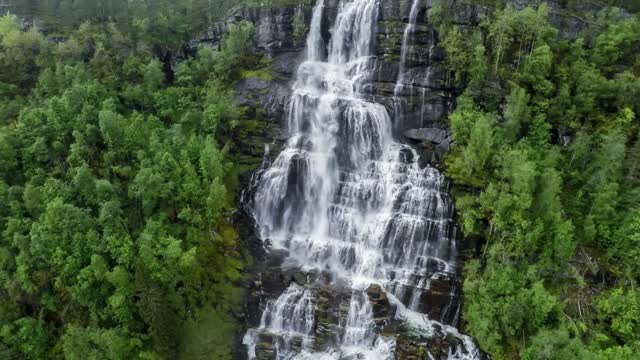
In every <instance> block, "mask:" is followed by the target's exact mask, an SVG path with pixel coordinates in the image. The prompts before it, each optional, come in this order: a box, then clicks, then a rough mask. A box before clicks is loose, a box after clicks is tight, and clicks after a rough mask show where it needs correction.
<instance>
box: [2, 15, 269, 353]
mask: <svg viewBox="0 0 640 360" xmlns="http://www.w3.org/2000/svg"><path fill="white" fill-rule="evenodd" d="M156 20H158V19H156ZM15 21H16V20H15V17H13V16H11V15H7V16H5V17H3V18H1V19H0V37H1V38H0V40H1V43H0V46H1V51H0V84H1V86H0V88H1V89H2V91H3V99H4V100H5V101H3V105H2V106H1V109H2V112H1V114H2V120H1V122H0V232H1V234H2V235H1V236H0V282H1V283H2V288H3V289H5V291H4V292H3V294H2V302H1V303H0V309H1V310H0V353H2V354H3V355H2V356H3V357H6V358H33V359H41V358H69V359H80V358H87V357H89V358H105V359H123V358H147V359H149V358H154V359H159V358H176V357H178V356H182V357H184V358H196V357H197V358H200V357H202V356H208V357H209V358H217V359H225V358H230V356H231V352H232V349H233V348H232V345H233V344H232V342H233V335H234V334H235V331H236V314H237V313H238V312H239V311H240V309H239V300H240V298H241V295H242V294H241V290H240V288H239V287H238V286H237V285H236V284H237V283H238V281H240V280H241V279H242V269H243V266H244V262H243V260H242V256H241V254H240V247H239V245H238V241H237V236H236V234H235V232H234V231H233V229H232V228H231V225H230V224H229V220H228V215H229V213H230V211H232V208H231V200H232V199H233V196H234V194H233V193H231V192H230V191H229V187H232V186H234V184H235V182H236V180H235V179H234V176H235V175H234V174H235V172H234V171H232V169H231V165H230V164H231V161H230V155H229V154H228V153H227V151H226V150H225V149H224V148H223V147H222V146H221V145H220V144H223V145H224V143H225V142H227V141H228V139H229V137H230V136H233V135H232V129H233V128H234V127H235V126H236V125H237V123H238V121H239V120H240V119H241V111H240V110H239V109H238V108H237V107H236V105H235V104H234V102H233V98H232V94H231V92H230V90H229V88H228V87H227V86H224V85H222V84H223V83H224V82H226V83H227V84H230V83H232V82H233V81H235V80H236V79H237V78H238V76H239V75H238V74H240V73H242V72H243V71H246V68H247V67H251V66H253V65H254V64H256V63H257V60H254V59H253V58H252V57H251V56H250V48H251V43H252V39H253V34H254V31H253V27H252V26H251V25H248V24H244V23H241V24H238V26H237V27H234V28H231V32H230V34H229V35H228V37H227V38H226V39H225V40H224V41H223V42H222V44H221V47H220V49H219V50H218V51H213V50H202V51H200V52H199V54H198V56H197V57H196V58H194V59H190V60H188V61H185V62H183V63H182V64H180V65H179V68H178V69H177V72H176V76H175V78H173V79H172V78H170V77H169V76H168V74H167V73H166V71H165V68H164V64H163V63H162V62H161V60H162V59H160V60H159V59H157V58H155V57H154V55H153V52H151V51H150V50H146V49H148V47H140V46H139V44H140V43H141V42H142V43H144V44H147V45H152V44H155V43H157V42H159V41H166V42H165V43H164V44H165V45H167V46H170V45H171V41H173V40H172V39H170V38H169V39H164V40H163V39H161V38H158V37H157V36H158V35H160V36H162V31H160V30H159V29H158V28H156V27H154V26H150V27H148V28H145V27H144V26H143V27H140V28H138V29H137V30H136V31H134V32H133V33H124V32H121V31H120V30H119V28H118V26H117V25H118V24H116V23H107V24H102V25H100V24H99V25H94V24H90V23H85V24H83V25H81V26H80V27H79V28H78V29H76V30H73V31H71V32H70V33H69V36H68V40H67V41H65V42H61V43H55V42H51V41H47V40H46V39H45V38H44V36H43V35H42V34H41V33H39V32H38V31H37V30H35V29H33V30H29V31H22V30H20V27H19V26H17V24H16V23H15ZM141 21H142V22H144V19H143V20H141ZM154 21H155V20H154ZM167 26H169V27H172V26H173V25H170V24H167ZM223 81H224V82H223ZM200 331H207V332H208V336H206V337H205V336H203V335H204V334H200V335H199V336H198V337H196V336H194V334H195V333H199V332H200ZM216 334H218V335H216Z"/></svg>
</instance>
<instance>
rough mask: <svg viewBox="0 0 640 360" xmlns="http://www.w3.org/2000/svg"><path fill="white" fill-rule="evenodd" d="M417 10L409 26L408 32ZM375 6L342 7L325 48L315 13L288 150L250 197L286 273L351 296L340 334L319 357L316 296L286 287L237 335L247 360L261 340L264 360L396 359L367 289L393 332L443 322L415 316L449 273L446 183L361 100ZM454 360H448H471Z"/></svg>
mask: <svg viewBox="0 0 640 360" xmlns="http://www.w3.org/2000/svg"><path fill="white" fill-rule="evenodd" d="M417 3H418V1H417V0H416V1H414V5H413V6H412V10H411V16H410V18H411V19H413V20H411V19H410V20H411V21H412V22H413V23H414V24H415V18H416V17H417V12H418V10H417V8H418V5H417ZM379 5H380V4H379V0H341V1H340V4H339V8H338V12H337V17H336V19H335V23H334V25H333V28H332V31H331V35H332V36H331V40H330V41H329V43H328V44H325V42H324V40H323V38H322V35H321V23H322V17H323V13H324V8H325V4H324V1H323V0H319V1H318V2H317V3H316V5H315V7H314V11H313V17H312V21H311V26H310V31H309V35H308V38H307V59H306V61H304V62H303V63H302V64H301V65H300V66H299V68H298V72H297V78H296V81H295V83H294V84H293V85H292V90H293V92H292V98H291V102H290V108H289V109H288V119H287V125H288V133H289V139H288V142H287V144H286V148H285V149H284V150H283V151H282V152H281V153H280V154H279V156H278V157H277V158H276V159H275V161H273V163H272V164H271V165H270V167H268V168H267V169H264V170H263V171H262V172H261V174H260V180H259V183H258V184H257V188H256V193H255V197H254V204H255V205H254V209H253V210H254V211H253V213H254V216H255V219H256V222H257V224H258V228H259V235H260V237H261V239H263V240H264V241H265V242H266V243H268V244H269V246H270V247H271V248H272V249H281V250H286V252H287V254H288V255H287V260H286V264H288V265H290V266H292V267H295V268H297V269H302V270H303V271H308V272H312V271H316V272H322V273H323V274H325V275H326V276H325V277H324V278H323V280H316V281H317V282H320V281H324V284H323V285H325V286H334V287H335V288H336V289H337V288H339V287H346V288H347V289H349V292H348V293H349V294H350V296H349V297H350V298H349V299H348V306H344V308H345V309H344V312H345V313H344V314H342V315H341V318H340V321H339V324H338V325H337V326H339V328H340V329H339V334H338V335H336V336H335V339H334V340H333V342H332V343H330V344H328V345H326V346H324V347H323V348H318V346H316V344H315V343H314V337H315V336H316V334H315V333H314V331H315V328H316V326H317V324H316V318H315V315H314V313H315V312H316V311H317V307H318V304H317V299H316V296H317V289H315V288H314V287H313V284H307V285H305V286H301V285H298V284H296V283H292V284H291V285H290V287H289V288H288V289H287V290H286V291H285V292H284V293H283V294H282V295H281V296H280V297H279V298H277V299H273V300H269V302H268V303H267V304H266V306H265V309H264V312H263V315H262V319H261V323H260V326H259V327H258V328H255V329H251V330H249V331H248V332H247V334H246V335H245V338H244V341H243V342H244V344H246V345H247V347H248V350H249V357H250V358H251V359H253V358H256V357H257V354H256V352H257V350H256V344H257V343H258V341H259V337H260V336H261V335H262V336H266V337H267V338H268V339H270V340H269V341H273V345H274V346H273V348H274V349H275V354H271V355H272V356H271V355H270V356H266V357H262V358H269V359H271V358H275V359H287V360H288V359H325V358H326V359H342V358H346V357H348V356H354V357H353V358H354V359H380V360H387V359H393V357H394V351H395V345H396V343H395V339H394V337H393V336H384V335H381V333H380V331H379V330H380V326H379V324H377V323H376V321H375V320H376V319H374V313H373V309H372V305H371V302H370V298H369V295H368V293H367V289H368V287H369V286H371V285H372V284H375V285H379V286H380V287H381V288H382V289H384V291H385V292H387V293H388V294H389V297H390V298H392V299H393V301H394V302H395V303H396V306H397V307H398V308H399V309H401V310H402V311H399V312H398V315H397V316H396V318H397V320H398V321H403V322H405V323H407V324H409V325H410V323H411V321H408V320H407V319H409V318H423V319H424V323H425V324H433V323H434V320H440V319H433V320H428V319H426V316H425V315H424V314H420V313H419V312H418V311H419V310H420V302H421V297H422V295H423V294H424V291H425V290H427V289H429V287H430V284H431V281H432V279H434V278H437V277H438V276H441V275H447V274H454V273H455V269H456V257H457V249H456V242H455V223H454V221H453V212H454V209H453V203H452V200H451V199H450V197H449V195H448V194H447V189H448V183H447V181H446V179H445V178H444V176H443V175H442V174H440V173H439V172H438V171H437V170H436V169H434V168H432V167H428V166H427V167H424V168H422V167H420V166H419V165H418V157H419V155H418V153H417V152H416V151H415V150H414V149H412V148H411V147H410V146H408V145H406V144H403V143H401V142H399V141H397V140H395V139H394V137H393V133H392V127H393V126H392V118H391V116H390V115H389V113H388V112H387V109H386V108H385V107H384V106H383V105H380V104H378V103H375V102H372V101H371V100H370V99H369V98H367V96H366V95H365V94H364V93H363V92H362V91H361V89H362V87H363V85H364V84H366V83H367V82H370V81H371V80H372V77H373V75H374V71H375V62H376V59H375V57H374V55H373V53H374V46H375V33H376V23H377V19H378V8H379ZM410 26H411V25H410ZM410 32H412V30H407V31H405V36H408V35H407V34H408V33H410ZM404 45H406V44H403V50H402V51H403V57H405V56H406V53H405V52H406V51H408V50H406V49H405V47H406V46H404ZM403 61H404V60H403ZM331 306H334V307H338V306H339V304H331ZM454 310H457V309H454ZM408 314H409V315H408ZM414 322H415V321H414ZM454 330H455V329H454ZM450 333H452V334H454V333H453V332H450ZM454 335H456V334H454ZM456 336H457V335H456ZM474 351H476V352H477V350H474V349H472V348H469V349H467V348H465V349H464V351H462V353H464V354H465V356H466V355H468V354H474ZM456 353H457V352H456V351H451V354H450V358H451V359H462V358H465V359H466V358H467V357H461V356H457V355H456Z"/></svg>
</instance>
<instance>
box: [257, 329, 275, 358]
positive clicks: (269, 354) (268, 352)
mask: <svg viewBox="0 0 640 360" xmlns="http://www.w3.org/2000/svg"><path fill="white" fill-rule="evenodd" d="M274 340H275V337H274V336H273V335H272V334H269V333H260V334H259V335H258V343H257V344H256V360H275V359H276V349H275V346H274Z"/></svg>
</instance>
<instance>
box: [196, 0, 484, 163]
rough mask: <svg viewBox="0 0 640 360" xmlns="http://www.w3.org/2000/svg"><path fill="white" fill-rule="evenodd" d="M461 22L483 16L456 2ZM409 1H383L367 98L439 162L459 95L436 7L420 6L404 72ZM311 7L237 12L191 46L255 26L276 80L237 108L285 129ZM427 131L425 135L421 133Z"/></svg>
mask: <svg viewBox="0 0 640 360" xmlns="http://www.w3.org/2000/svg"><path fill="white" fill-rule="evenodd" d="M450 2H451V4H450V6H451V8H453V9H455V14H456V17H455V19H456V22H458V23H459V24H461V25H470V26H471V25H475V24H477V22H478V19H479V17H478V14H479V12H478V11H479V10H478V9H477V8H474V7H471V6H468V5H464V4H462V1H456V0H451V1H450ZM338 3H339V1H337V0H327V1H326V2H325V6H326V11H325V12H324V18H323V21H322V28H323V31H322V33H323V37H325V41H327V42H328V41H329V39H330V36H331V34H330V32H329V29H330V28H331V26H332V22H333V20H334V19H335V13H336V12H337V6H338ZM411 5H412V1H411V0H395V1H394V0H383V1H381V6H380V13H379V20H378V24H377V34H376V37H377V39H376V40H377V41H376V44H377V45H376V47H377V48H376V51H375V53H376V54H377V56H378V57H377V59H376V60H374V61H375V69H376V70H375V73H374V74H373V81H372V83H371V84H370V85H369V87H368V88H367V92H368V94H370V96H371V97H372V98H373V99H374V100H375V101H376V102H378V103H381V104H383V105H385V106H386V107H387V108H388V109H389V110H390V112H394V113H396V114H398V113H399V114H400V115H399V116H397V117H396V118H397V121H396V124H394V125H395V129H396V131H397V133H398V135H399V136H403V135H404V136H406V137H407V138H408V139H414V140H419V141H422V140H426V141H427V142H429V143H431V145H432V146H427V147H426V148H425V151H428V154H427V156H426V158H427V159H430V160H438V159H440V158H441V156H442V154H443V153H444V152H446V151H447V150H448V147H449V140H450V139H449V133H448V131H446V129H447V121H446V118H447V114H448V113H449V112H451V111H452V109H453V107H454V105H455V89H454V88H452V87H451V86H450V85H449V84H448V81H447V71H446V68H445V65H444V61H445V53H444V50H443V49H442V48H441V47H440V46H439V43H438V36H437V34H436V31H435V29H434V28H433V26H432V25H431V24H429V22H428V19H427V11H428V9H429V7H430V6H431V2H430V1H424V2H423V3H422V5H421V6H420V9H419V12H418V16H417V22H416V28H415V34H414V36H412V37H411V38H410V39H409V43H408V44H406V45H408V48H409V49H410V51H408V52H407V54H406V59H405V61H404V65H402V64H401V49H402V41H403V32H404V30H405V28H406V25H407V23H408V21H409V19H408V16H409V13H410V9H411ZM312 8H313V5H309V6H295V5H291V6H273V7H260V8H248V7H242V8H239V9H237V10H236V11H235V12H234V13H233V15H232V16H231V17H230V19H229V20H228V21H227V22H225V23H220V24H216V25H214V26H212V27H211V28H209V29H208V31H207V32H205V33H204V34H202V35H201V36H198V37H196V38H194V39H193V40H192V41H191V43H190V47H191V48H195V47H198V46H212V47H215V46H217V45H218V43H219V41H220V39H221V38H222V36H223V34H224V33H225V32H226V31H227V28H228V26H229V24H231V23H234V22H239V21H250V22H252V23H254V24H255V27H256V40H257V49H258V51H260V52H262V53H264V54H265V55H266V56H267V57H268V58H269V59H270V70H271V71H272V73H273V74H274V75H275V76H274V77H273V80H272V81H264V80H261V79H258V78H249V79H246V80H244V81H242V82H240V84H239V85H238V88H237V92H238V101H239V102H240V104H242V105H245V106H246V107H247V108H249V109H253V108H259V109H260V110H264V113H265V114H266V115H267V117H269V118H270V119H271V120H272V121H274V122H281V121H282V120H283V118H284V116H285V112H286V111H285V110H286V109H287V108H288V104H289V95H290V94H289V91H290V90H289V88H290V81H291V80H292V79H293V77H294V72H295V71H296V69H297V65H298V64H299V62H300V61H301V57H303V56H304V47H305V43H304V41H296V40H295V39H296V37H295V34H294V32H295V30H294V19H295V17H296V16H299V17H300V16H301V17H302V18H303V19H304V20H305V23H306V24H307V26H308V24H309V22H310V21H311V12H312ZM401 66H403V67H404V74H405V75H404V78H405V79H404V81H403V82H404V84H405V85H406V86H403V87H402V88H401V89H396V83H397V81H398V78H399V72H400V68H401ZM418 129H422V130H418Z"/></svg>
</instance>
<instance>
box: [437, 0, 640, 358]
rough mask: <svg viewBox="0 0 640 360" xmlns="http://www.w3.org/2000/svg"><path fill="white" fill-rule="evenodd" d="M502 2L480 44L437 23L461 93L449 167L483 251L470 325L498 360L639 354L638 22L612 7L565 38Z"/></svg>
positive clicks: (475, 270)
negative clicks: (574, 35)
mask: <svg viewBox="0 0 640 360" xmlns="http://www.w3.org/2000/svg"><path fill="white" fill-rule="evenodd" d="M436 5H437V4H436ZM493 6H494V8H495V13H494V15H493V16H489V17H485V18H484V20H483V21H482V23H481V25H480V26H479V29H480V31H481V32H480V34H482V36H478V35H476V36H469V35H466V36H465V35H462V34H463V33H462V31H464V32H465V33H467V34H473V33H476V34H478V29H474V28H472V27H471V28H470V27H466V28H465V29H464V30H461V29H459V28H458V27H457V26H456V25H453V22H452V21H451V20H450V19H446V18H445V19H439V20H438V21H439V23H440V24H441V25H440V26H444V27H445V28H446V29H447V31H446V32H444V34H445V36H444V39H443V44H444V47H445V50H446V51H447V54H448V62H449V67H450V68H451V69H453V70H454V71H455V73H456V74H455V75H456V80H457V84H458V86H459V87H461V88H462V89H463V90H464V93H463V95H462V96H460V97H459V98H458V104H457V109H456V110H455V112H454V113H452V114H451V115H450V120H451V129H452V132H453V136H454V138H455V140H456V145H457V146H456V147H455V148H454V149H453V150H452V152H451V154H450V155H449V156H448V159H447V165H448V169H447V171H448V175H449V176H451V177H452V178H453V179H454V181H455V182H456V183H457V184H458V187H459V189H458V190H457V200H456V204H457V207H458V210H459V212H460V223H461V226H462V228H463V230H464V232H465V233H466V234H468V235H476V236H480V237H482V238H483V239H484V242H485V243H484V248H483V249H482V252H481V254H478V258H477V259H475V260H473V261H471V262H470V263H468V264H467V267H466V270H465V275H466V281H465V285H464V292H465V309H464V315H463V317H464V320H465V321H466V329H467V330H468V331H469V332H470V333H471V334H472V335H473V336H475V337H476V338H477V339H478V341H479V343H480V345H481V347H482V348H483V349H485V350H486V351H488V352H490V353H491V354H492V355H493V356H494V357H495V358H496V359H511V358H516V357H518V356H519V357H521V358H523V359H613V358H616V359H617V358H621V359H631V358H633V356H634V355H633V354H636V355H637V352H636V350H637V346H638V343H639V342H640V331H638V324H636V321H635V319H637V317H638V316H637V315H636V314H635V312H636V311H637V306H638V299H637V298H638V295H637V291H636V290H634V289H635V287H636V284H637V282H638V280H640V275H639V274H638V267H637V264H638V263H639V261H640V257H639V255H638V251H637V247H638V241H639V240H638V204H639V203H640V197H639V196H638V195H640V192H639V187H638V181H639V180H640V177H639V175H640V174H639V172H638V166H637V164H638V159H639V155H638V129H639V126H638V121H637V115H636V114H637V112H638V105H640V103H639V102H638V97H636V96H629V95H631V94H636V91H637V90H636V85H637V82H638V81H639V80H640V73H639V72H638V67H637V64H638V56H637V46H638V45H639V42H638V39H640V28H639V26H640V21H639V20H638V18H636V17H630V18H627V19H621V18H620V16H619V11H617V10H615V9H612V10H608V11H603V12H602V13H601V14H600V15H598V16H597V17H596V18H595V20H594V24H593V25H592V26H591V27H588V28H587V29H586V30H585V32H584V33H583V34H582V35H581V36H579V37H577V38H575V39H566V38H562V37H560V36H559V35H558V34H559V32H558V31H557V30H556V29H555V28H554V27H553V26H552V25H551V24H550V23H549V20H548V18H549V9H548V7H547V6H546V5H544V4H543V5H540V6H537V7H527V8H524V9H520V10H516V9H515V8H514V7H513V6H512V5H511V4H509V3H507V4H504V6H503V5H502V4H500V5H498V4H494V5H493ZM432 11H440V12H442V14H444V15H445V16H446V11H445V9H441V8H438V7H437V6H436V7H435V8H434V9H432ZM488 59H493V66H492V68H490V67H489V66H488V63H489V62H488ZM495 84H499V85H495ZM623 93H624V94H626V95H622V94H623ZM463 186H464V187H463ZM578 249H579V250H580V251H579V252H578V251H577V250H578ZM579 254H583V255H579ZM584 254H592V255H589V258H590V259H591V260H590V262H591V264H584V260H583V258H584ZM591 256H593V257H591ZM594 263H595V264H594ZM590 269H591V270H590ZM576 279H577V280H578V284H577V285H576V283H575V281H576ZM601 279H606V281H605V282H604V283H603V281H602V280H601ZM576 287H579V288H580V291H578V292H575V291H572V289H575V288H576ZM628 287H630V289H628V290H623V288H628ZM583 289H584V291H583ZM567 294H571V295H569V297H568V298H565V299H563V297H565V296H567ZM560 299H562V300H560Z"/></svg>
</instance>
